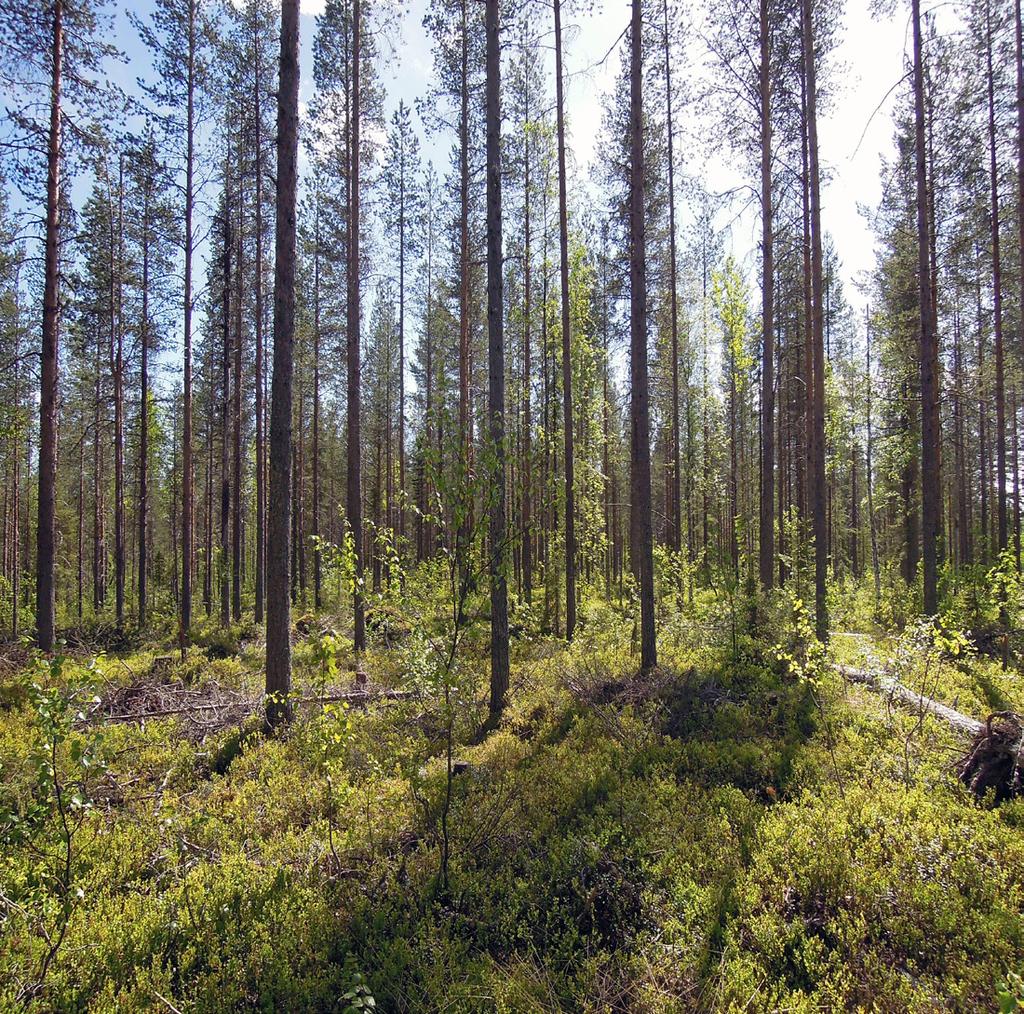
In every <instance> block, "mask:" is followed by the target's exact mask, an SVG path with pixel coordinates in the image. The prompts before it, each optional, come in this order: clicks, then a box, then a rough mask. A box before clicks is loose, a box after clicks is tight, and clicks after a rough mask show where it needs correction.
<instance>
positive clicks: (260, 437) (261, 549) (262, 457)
mask: <svg viewBox="0 0 1024 1014" xmlns="http://www.w3.org/2000/svg"><path fill="white" fill-rule="evenodd" d="M253 61H254V76H253V82H254V84H253V105H254V110H255V118H256V181H255V182H256V198H255V212H256V222H255V226H256V268H255V278H254V284H255V299H256V305H255V318H256V319H255V326H256V362H255V365H254V376H253V380H254V383H255V385H256V575H255V578H256V580H255V584H256V588H255V595H256V602H255V605H254V609H253V616H254V619H255V621H256V623H257V624H262V623H263V607H264V596H265V580H266V558H267V557H266V552H267V537H266V519H267V491H266V476H267V449H266V438H265V435H264V432H263V415H264V412H265V408H264V404H263V383H264V381H263V118H262V114H261V108H260V106H261V101H262V98H263V95H262V91H261V84H260V69H261V62H260V57H259V47H258V45H257V44H256V39H255V35H254V38H253Z"/></svg>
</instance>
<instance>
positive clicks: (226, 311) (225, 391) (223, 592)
mask: <svg viewBox="0 0 1024 1014" xmlns="http://www.w3.org/2000/svg"><path fill="white" fill-rule="evenodd" d="M227 172H228V164H227V163H225V175H226V174H227ZM222 226H223V229H224V237H223V242H224V261H223V271H224V277H223V286H224V291H223V296H222V299H223V322H222V329H223V334H222V337H223V347H222V349H221V363H220V365H221V375H220V538H219V547H218V559H217V576H218V578H219V583H220V624H221V626H222V627H226V626H227V625H228V623H229V622H230V621H231V590H230V583H229V580H228V553H229V552H230V546H229V544H228V516H229V514H230V512H231V481H230V478H229V475H228V441H229V436H228V434H229V426H230V422H229V418H230V415H231V271H232V264H231V254H232V242H233V238H232V230H231V191H230V184H229V183H228V182H227V180H225V193H224V221H223V223H222Z"/></svg>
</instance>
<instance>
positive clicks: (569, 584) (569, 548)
mask: <svg viewBox="0 0 1024 1014" xmlns="http://www.w3.org/2000/svg"><path fill="white" fill-rule="evenodd" d="M554 7H555V96H556V97H555V109H556V119H557V132H558V247H559V255H560V261H561V263H560V265H559V274H560V278H561V285H562V427H563V430H564V438H565V639H566V640H567V641H571V640H572V637H573V634H574V633H575V630H576V503H575V498H576V494H575V476H574V474H573V471H574V469H573V464H574V458H575V454H574V450H573V420H572V334H571V330H570V324H571V321H570V317H571V315H570V306H569V223H568V210H567V203H568V202H567V200H566V193H565V192H566V179H565V107H564V98H563V94H562V78H563V71H562V0H554Z"/></svg>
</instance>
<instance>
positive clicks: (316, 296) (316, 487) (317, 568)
mask: <svg viewBox="0 0 1024 1014" xmlns="http://www.w3.org/2000/svg"><path fill="white" fill-rule="evenodd" d="M314 216H315V221H314V240H313V505H312V514H313V519H312V527H311V531H312V536H313V607H314V609H316V610H317V611H319V610H320V607H321V605H322V603H321V578H322V573H321V566H322V564H321V560H322V554H321V552H320V495H321V492H320V194H319V192H318V193H317V195H316V209H315V211H314Z"/></svg>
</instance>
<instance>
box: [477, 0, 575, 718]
mask: <svg viewBox="0 0 1024 1014" xmlns="http://www.w3.org/2000/svg"><path fill="white" fill-rule="evenodd" d="M558 3H559V0H555V10H556V11H557V10H558ZM498 7H499V0H487V7H486V37H487V60H486V62H487V84H486V91H487V95H486V105H487V350H488V356H487V362H488V385H487V395H488V397H487V402H488V406H487V407H488V414H489V415H490V438H491V453H492V454H493V469H492V477H491V482H492V489H491V494H490V500H491V517H490V551H491V560H490V572H491V698H490V711H491V714H492V715H494V716H497V715H499V714H500V713H501V711H502V709H503V708H504V706H505V697H506V695H507V694H508V679H509V659H508V587H507V582H506V576H505V566H506V557H507V543H508V532H507V531H506V526H505V336H504V333H503V315H504V312H505V307H504V297H503V294H502V288H503V276H504V265H503V263H502V242H501V50H500V38H499V24H498ZM556 16H557V15H556Z"/></svg>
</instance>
